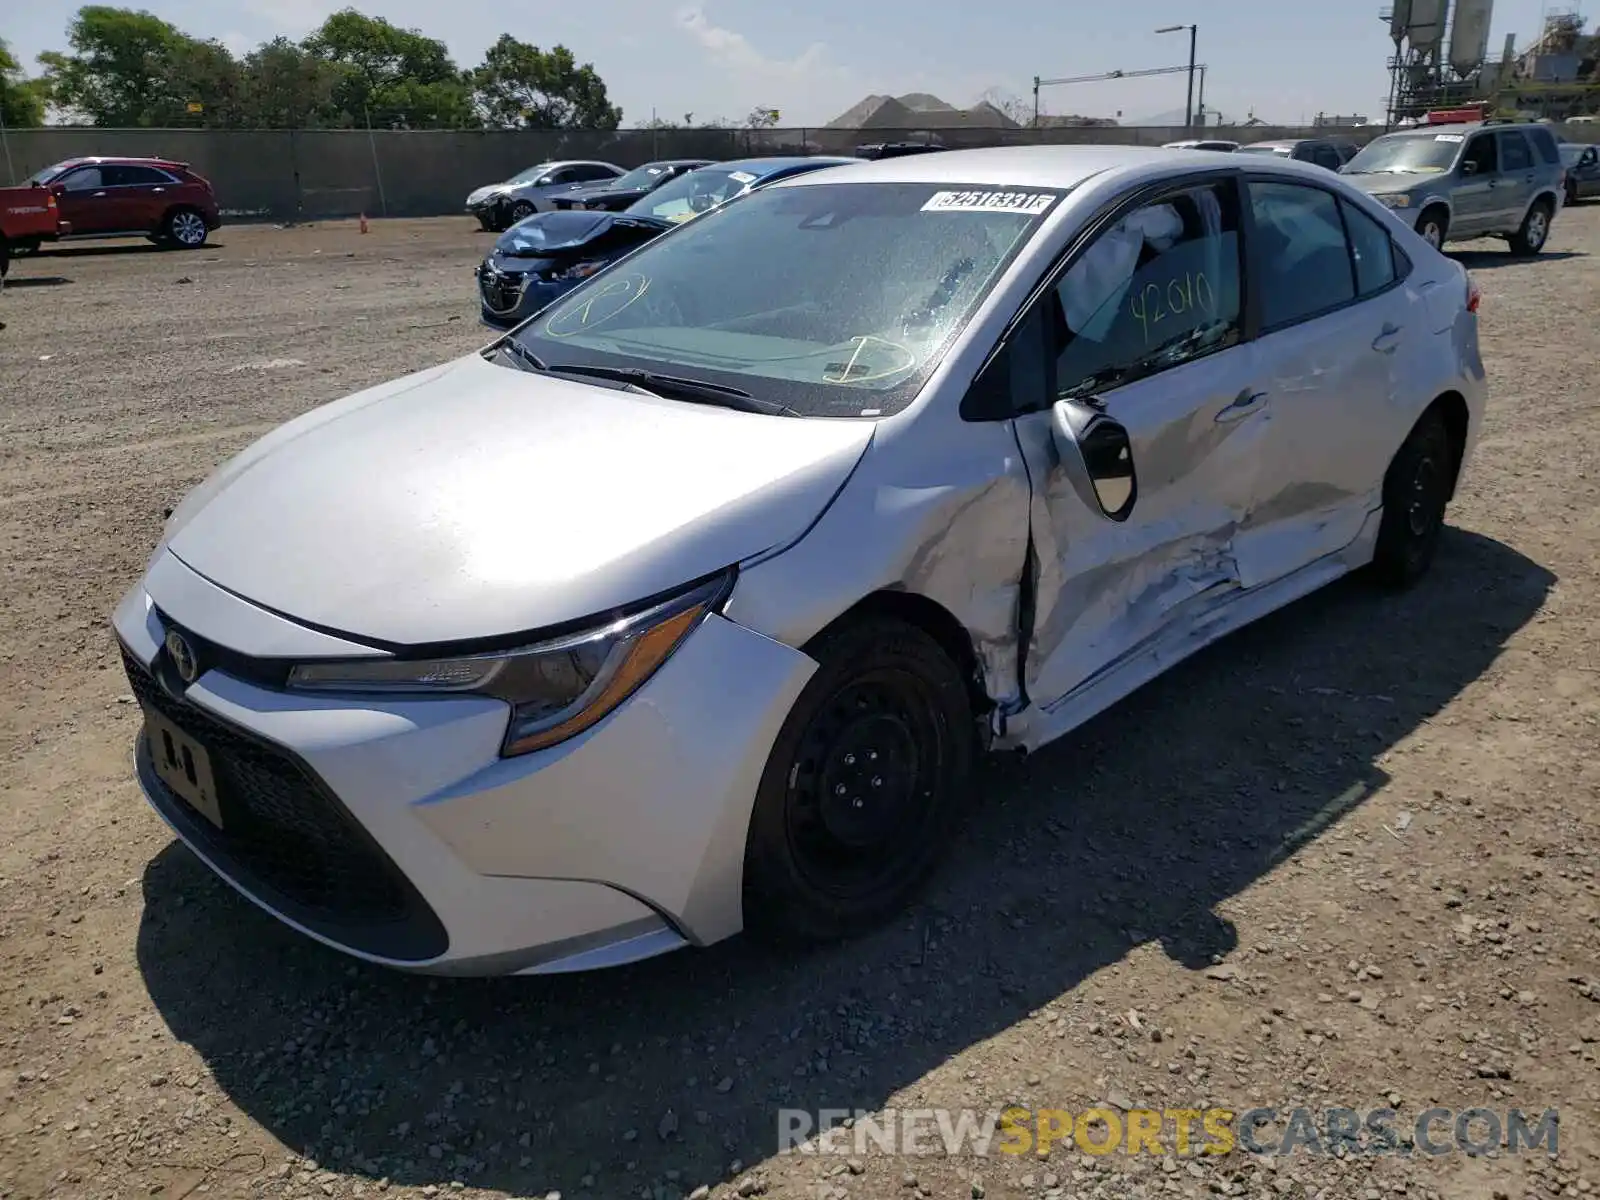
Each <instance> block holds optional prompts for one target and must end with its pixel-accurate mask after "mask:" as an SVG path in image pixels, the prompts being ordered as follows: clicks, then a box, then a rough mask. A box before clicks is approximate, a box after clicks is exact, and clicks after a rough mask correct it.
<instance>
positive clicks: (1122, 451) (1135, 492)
mask: <svg viewBox="0 0 1600 1200" xmlns="http://www.w3.org/2000/svg"><path fill="white" fill-rule="evenodd" d="M1050 432H1051V436H1052V439H1053V440H1054V442H1055V447H1056V453H1057V455H1058V456H1059V457H1060V459H1061V466H1062V469H1063V470H1065V471H1066V473H1067V478H1068V479H1069V480H1070V481H1071V483H1072V487H1073V490H1074V491H1076V492H1077V493H1078V496H1079V498H1080V499H1082V500H1083V502H1084V503H1085V504H1086V505H1088V506H1089V507H1090V508H1092V509H1098V510H1099V511H1100V514H1101V515H1102V516H1104V517H1105V518H1106V519H1107V520H1110V521H1126V520H1127V519H1128V514H1130V513H1131V512H1133V506H1134V504H1135V503H1137V501H1138V499H1139V478H1138V473H1137V471H1135V469H1134V463H1133V444H1132V442H1131V441H1130V440H1129V438H1128V431H1127V430H1126V429H1124V428H1123V427H1122V425H1121V424H1120V423H1119V422H1117V421H1115V420H1113V419H1112V418H1110V417H1108V416H1107V415H1106V414H1105V412H1104V411H1103V410H1102V409H1101V408H1100V407H1099V406H1098V405H1096V404H1095V403H1094V402H1092V401H1085V400H1061V401H1058V402H1057V403H1056V406H1055V408H1054V409H1052V410H1051V422H1050Z"/></svg>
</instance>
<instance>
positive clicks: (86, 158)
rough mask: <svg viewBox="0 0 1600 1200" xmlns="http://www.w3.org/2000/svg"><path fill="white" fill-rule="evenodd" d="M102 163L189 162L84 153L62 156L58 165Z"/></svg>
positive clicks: (177, 164)
mask: <svg viewBox="0 0 1600 1200" xmlns="http://www.w3.org/2000/svg"><path fill="white" fill-rule="evenodd" d="M102 163H126V164H127V165H129V166H141V167H186V166H188V165H189V164H188V163H186V162H184V161H182V160H181V159H176V158H145V157H140V156H137V155H132V154H85V155H80V156H79V157H77V158H63V159H62V160H61V161H60V162H58V163H56V164H55V165H56V166H58V167H95V166H99V165H101V164H102Z"/></svg>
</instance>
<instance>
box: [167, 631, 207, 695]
mask: <svg viewBox="0 0 1600 1200" xmlns="http://www.w3.org/2000/svg"><path fill="white" fill-rule="evenodd" d="M166 646H167V657H168V658H170V659H171V660H172V666H173V669H174V670H176V671H177V672H178V678H179V679H181V680H183V682H184V683H186V684H188V683H193V682H194V681H195V680H196V679H198V678H199V677H200V660H199V659H198V658H196V657H195V652H194V647H193V646H191V645H189V642H188V639H187V638H185V637H184V636H183V634H181V633H179V632H178V631H177V630H176V629H169V630H167V640H166Z"/></svg>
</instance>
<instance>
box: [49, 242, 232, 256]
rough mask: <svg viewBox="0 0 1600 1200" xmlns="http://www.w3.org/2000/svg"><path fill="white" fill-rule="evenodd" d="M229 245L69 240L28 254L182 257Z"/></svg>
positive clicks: (216, 243) (220, 243)
mask: <svg viewBox="0 0 1600 1200" xmlns="http://www.w3.org/2000/svg"><path fill="white" fill-rule="evenodd" d="M225 249H227V246H226V245H225V244H224V243H222V242H212V241H208V242H206V244H205V245H203V246H196V247H195V248H194V250H179V249H177V248H176V247H174V246H158V245H156V244H155V243H154V242H146V241H134V240H129V241H126V242H95V243H93V244H90V245H82V244H78V243H73V242H69V243H67V244H66V245H61V244H59V243H57V244H56V245H53V246H40V247H39V249H37V250H35V251H33V252H32V253H31V254H29V255H28V257H29V258H62V259H72V258H100V257H104V256H106V255H118V254H124V255H125V254H171V255H174V256H176V257H179V258H181V257H182V256H183V255H185V254H193V253H195V251H206V250H225Z"/></svg>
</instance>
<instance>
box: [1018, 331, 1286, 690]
mask: <svg viewBox="0 0 1600 1200" xmlns="http://www.w3.org/2000/svg"><path fill="white" fill-rule="evenodd" d="M1254 363H1255V349H1254V347H1253V345H1251V344H1248V343H1247V344H1245V345H1241V346H1235V347H1233V348H1231V349H1227V350H1223V351H1220V352H1218V353H1216V354H1213V355H1210V356H1208V357H1206V358H1202V359H1197V360H1195V361H1193V362H1189V363H1184V364H1182V365H1180V366H1177V367H1174V368H1172V369H1171V370H1169V371H1164V372H1162V373H1160V374H1157V375H1152V376H1150V377H1148V378H1145V379H1141V380H1139V381H1138V382H1136V383H1132V384H1129V385H1127V386H1125V387H1121V388H1118V389H1117V390H1116V391H1114V392H1110V393H1106V394H1105V395H1103V396H1102V397H1100V399H1101V402H1102V404H1103V407H1104V411H1105V413H1106V415H1107V416H1109V417H1111V418H1112V419H1113V420H1115V421H1117V422H1118V423H1119V424H1120V425H1122V426H1123V428H1125V429H1126V430H1127V432H1128V440H1129V444H1130V446H1131V448H1132V457H1133V469H1134V480H1135V495H1134V499H1133V504H1132V507H1131V509H1130V510H1129V512H1128V514H1127V516H1126V517H1125V519H1123V520H1120V521H1114V520H1111V519H1108V518H1107V517H1106V516H1105V515H1104V513H1103V512H1102V511H1101V510H1100V509H1099V508H1098V507H1096V506H1093V505H1091V504H1090V503H1088V502H1087V501H1086V499H1085V497H1084V496H1083V495H1082V493H1081V491H1080V489H1079V488H1077V487H1075V486H1074V485H1073V482H1072V479H1071V477H1070V474H1069V471H1068V470H1067V467H1066V465H1065V464H1063V463H1062V462H1061V461H1060V457H1059V455H1058V454H1057V453H1056V450H1055V447H1054V444H1053V441H1052V437H1051V429H1050V420H1051V414H1050V413H1048V412H1046V413H1039V414H1032V415H1029V416H1027V417H1023V418H1020V419H1019V421H1018V423H1017V424H1018V436H1019V439H1021V440H1022V442H1023V443H1024V445H1025V447H1032V448H1033V452H1032V453H1029V454H1028V455H1027V457H1028V460H1029V465H1030V468H1031V469H1032V470H1033V471H1034V488H1033V500H1032V534H1033V539H1034V549H1035V554H1036V556H1037V581H1038V582H1037V592H1036V600H1035V612H1034V618H1033V632H1032V637H1031V639H1030V644H1029V647H1028V651H1027V662H1026V681H1027V687H1028V695H1029V697H1030V698H1031V699H1032V700H1033V702H1034V703H1035V704H1038V705H1040V706H1042V707H1048V706H1049V705H1051V704H1053V703H1054V702H1055V701H1056V700H1058V699H1060V698H1061V697H1064V696H1066V695H1068V694H1069V693H1070V692H1072V691H1073V690H1074V689H1075V688H1077V687H1079V686H1081V685H1082V684H1084V683H1085V682H1087V681H1088V680H1090V679H1092V678H1093V677H1094V676H1095V675H1097V674H1099V673H1100V672H1101V671H1103V670H1105V669H1106V668H1107V667H1109V666H1112V665H1113V664H1115V663H1116V662H1117V661H1118V660H1119V659H1121V658H1123V657H1124V656H1126V655H1128V654H1129V653H1130V652H1133V651H1136V650H1137V649H1139V647H1141V646H1142V645H1143V644H1145V643H1147V642H1148V641H1149V640H1150V639H1151V638H1153V637H1155V636H1156V635H1158V634H1159V633H1161V632H1162V631H1163V630H1165V629H1167V628H1168V627H1169V626H1170V625H1171V624H1172V623H1173V622H1181V621H1186V620H1193V619H1194V618H1195V617H1196V615H1197V614H1199V613H1201V612H1204V611H1206V610H1208V609H1209V608H1210V607H1211V606H1212V605H1214V604H1216V603H1220V602H1222V601H1223V600H1224V599H1226V598H1227V597H1228V596H1229V595H1231V594H1232V593H1234V592H1235V591H1237V589H1238V586H1239V574H1238V567H1237V564H1236V562H1235V559H1234V544H1233V539H1234V534H1235V531H1236V530H1237V529H1238V527H1239V525H1240V523H1241V522H1242V521H1243V520H1244V518H1245V515H1246V513H1247V512H1248V509H1249V506H1250V503H1251V500H1252V497H1253V495H1254V488H1255V481H1256V478H1257V472H1258V470H1259V464H1260V449H1261V445H1262V441H1263V437H1264V434H1265V430H1266V421H1265V418H1264V413H1263V412H1261V411H1260V410H1259V409H1257V408H1256V407H1255V404H1254V403H1253V402H1251V401H1250V397H1251V395H1252V392H1251V388H1252V385H1253V377H1254ZM1241 401H1244V403H1241ZM1036 462H1037V463H1038V464H1039V466H1037V467H1035V466H1034V464H1035V463H1036ZM1041 469H1042V470H1041Z"/></svg>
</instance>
